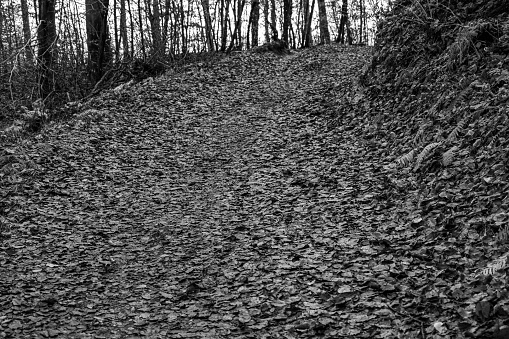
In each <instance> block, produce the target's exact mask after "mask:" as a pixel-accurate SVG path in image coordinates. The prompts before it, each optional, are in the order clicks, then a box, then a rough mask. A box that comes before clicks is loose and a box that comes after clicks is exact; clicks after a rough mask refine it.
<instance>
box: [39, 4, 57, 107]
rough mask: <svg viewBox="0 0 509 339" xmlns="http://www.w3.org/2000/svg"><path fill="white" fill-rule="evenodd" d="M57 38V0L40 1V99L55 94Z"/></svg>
mask: <svg viewBox="0 0 509 339" xmlns="http://www.w3.org/2000/svg"><path fill="white" fill-rule="evenodd" d="M56 36H57V34H56V26H55V0H39V27H38V31H37V38H38V42H39V48H38V50H37V61H38V64H39V71H38V74H37V75H38V84H39V97H40V98H42V99H46V98H47V97H49V96H50V95H51V93H52V92H53V87H54V82H53V81H52V79H53V76H52V73H53V59H54V51H55V40H56Z"/></svg>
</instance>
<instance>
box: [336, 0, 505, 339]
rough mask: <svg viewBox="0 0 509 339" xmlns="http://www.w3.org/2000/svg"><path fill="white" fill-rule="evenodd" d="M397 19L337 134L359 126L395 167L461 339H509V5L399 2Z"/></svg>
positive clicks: (391, 18) (390, 22)
mask: <svg viewBox="0 0 509 339" xmlns="http://www.w3.org/2000/svg"><path fill="white" fill-rule="evenodd" d="M395 8H396V9H395V10H394V12H393V13H391V14H389V15H388V16H387V17H386V18H385V20H383V21H382V22H381V24H380V26H379V32H378V35H377V41H376V44H375V48H374V54H373V58H372V61H371V64H370V65H367V66H366V67H365V69H364V71H363V74H362V76H361V78H360V82H359V88H358V90H357V93H356V94H355V95H353V96H352V97H351V98H350V99H349V100H348V103H349V105H347V106H343V107H344V108H343V110H342V111H341V112H338V116H337V118H336V120H335V121H336V124H338V125H339V129H340V130H342V129H344V128H345V126H352V125H353V127H351V128H354V129H355V130H357V131H358V132H359V133H360V134H362V135H363V136H364V139H365V140H366V142H367V143H368V144H370V145H372V146H373V147H375V148H376V147H379V148H380V150H379V154H380V156H381V157H386V158H389V159H392V160H393V165H392V167H393V171H394V177H395V178H398V179H397V181H396V182H397V184H398V185H399V186H402V187H404V188H405V190H407V191H408V192H409V195H408V201H409V202H411V205H412V206H413V208H412V213H411V214H410V215H409V227H412V228H414V229H417V230H418V231H419V232H420V233H421V234H422V243H420V244H416V246H418V247H419V248H420V249H421V250H422V252H423V254H425V255H429V256H431V257H435V258H440V260H439V262H440V263H439V265H440V266H441V267H442V268H443V274H444V275H449V276H452V279H451V280H450V283H451V285H450V286H448V287H447V288H445V289H442V293H440V295H439V296H437V302H438V303H442V304H443V305H447V304H448V302H451V301H453V302H454V303H455V304H456V306H455V307H452V308H449V307H447V306H446V307H445V308H444V314H446V313H449V314H451V316H453V317H456V318H457V321H456V326H454V327H456V328H457V329H458V331H459V333H461V336H469V337H472V336H474V337H483V338H484V337H490V338H491V337H492V336H495V337H499V338H506V337H507V334H506V333H507V332H506V331H507V326H508V325H509V323H508V322H507V319H509V300H508V295H507V293H508V288H507V286H508V276H507V268H508V267H509V265H508V264H509V259H508V255H509V252H508V250H509V246H508V245H507V239H508V235H509V212H508V211H509V180H508V177H509V170H508V169H509V155H508V150H509V135H508V129H509V115H508V114H509V109H508V106H509V56H508V54H509V5H508V3H507V1H503V0H501V1H496V0H493V1H486V2H477V3H473V2H470V1H449V2H447V3H444V4H442V3H440V2H434V1H399V2H397V3H396V4H395ZM366 99H368V100H366ZM345 121H348V122H349V123H348V124H345ZM382 143H383V144H384V145H387V147H380V145H381V144H382ZM433 244H435V245H433ZM461 258H462V259H461ZM472 262H473V263H475V264H474V265H473V266H470V265H469V264H468V263H472ZM460 285H461V286H462V289H461V291H459V290H458V289H457V287H458V286H460ZM444 323H445V322H444ZM458 335H460V334H458ZM504 335H505V336H504Z"/></svg>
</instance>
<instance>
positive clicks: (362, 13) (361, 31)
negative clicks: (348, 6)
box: [359, 0, 364, 44]
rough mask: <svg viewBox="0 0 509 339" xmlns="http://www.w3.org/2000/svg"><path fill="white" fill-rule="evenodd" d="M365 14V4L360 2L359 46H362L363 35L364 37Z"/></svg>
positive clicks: (360, 0)
mask: <svg viewBox="0 0 509 339" xmlns="http://www.w3.org/2000/svg"><path fill="white" fill-rule="evenodd" d="M363 18H364V12H363V4H362V0H359V44H362V35H363V31H364V29H363V24H364V20H363Z"/></svg>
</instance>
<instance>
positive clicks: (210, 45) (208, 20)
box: [201, 0, 214, 52]
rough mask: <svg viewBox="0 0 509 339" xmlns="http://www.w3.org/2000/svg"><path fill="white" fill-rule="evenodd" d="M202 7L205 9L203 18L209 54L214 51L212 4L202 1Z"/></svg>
mask: <svg viewBox="0 0 509 339" xmlns="http://www.w3.org/2000/svg"><path fill="white" fill-rule="evenodd" d="M201 6H202V7H203V16H204V17H205V18H204V20H205V40H206V42H207V47H208V50H209V52H213V51H214V40H213V38H212V33H213V32H212V19H211V18H210V3H209V0H201Z"/></svg>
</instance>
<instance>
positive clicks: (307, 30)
mask: <svg viewBox="0 0 509 339" xmlns="http://www.w3.org/2000/svg"><path fill="white" fill-rule="evenodd" d="M303 6H304V10H303V11H302V12H303V20H304V28H303V31H302V47H309V46H311V42H312V40H311V21H312V19H313V12H314V10H315V0H313V3H312V5H311V10H310V9H309V0H304V4H303Z"/></svg>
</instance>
